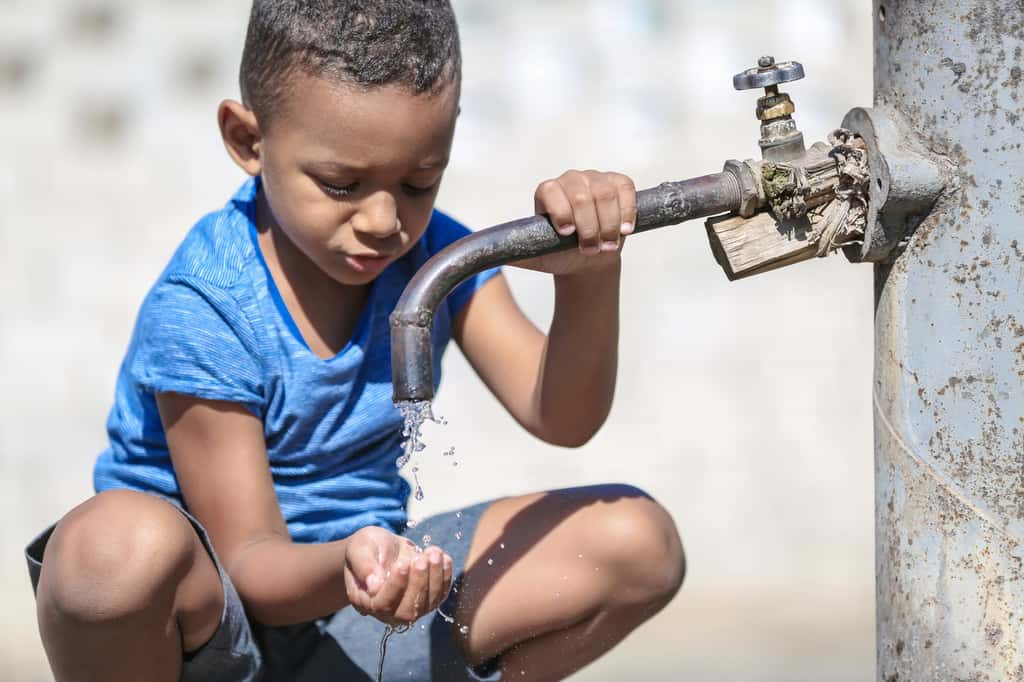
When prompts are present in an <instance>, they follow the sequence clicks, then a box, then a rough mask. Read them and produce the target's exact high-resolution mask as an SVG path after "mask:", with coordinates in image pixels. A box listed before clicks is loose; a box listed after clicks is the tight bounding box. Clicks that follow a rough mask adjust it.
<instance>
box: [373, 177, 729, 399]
mask: <svg viewBox="0 0 1024 682" xmlns="http://www.w3.org/2000/svg"><path fill="white" fill-rule="evenodd" d="M740 201H741V192H740V184H739V180H738V179H737V178H736V176H735V175H733V174H732V173H730V172H724V173H714V174H712V175H703V176H701V177H698V178H692V179H689V180H682V181H679V182H666V183H663V184H661V185H658V186H657V187H653V188H651V189H647V190H643V191H641V192H638V193H637V219H636V227H635V230H634V232H635V233H638V232H645V231H647V230H653V229H655V228H658V227H665V226H667V225H675V224H677V223H681V222H683V221H686V220H691V219H694V218H706V217H707V216H711V215H716V214H718V213H727V212H730V211H737V210H739V208H740ZM577 244H578V242H577V238H576V235H570V236H568V237H563V236H562V235H560V234H558V233H557V232H555V229H554V228H553V227H552V226H551V223H550V222H548V219H547V218H545V217H544V216H532V217H530V218H523V219H521V220H514V221H512V222H509V223H504V224H502V225H496V226H494V227H491V228H488V229H486V230H481V231H479V232H475V233H473V234H471V235H468V236H466V237H463V238H462V239H460V240H458V241H457V242H455V243H453V244H451V245H449V246H448V247H447V248H445V249H443V250H441V251H439V252H438V253H436V254H434V256H433V257H432V258H431V259H430V260H429V261H427V262H426V264H424V266H423V267H422V268H421V269H420V270H419V272H417V273H416V275H415V276H414V277H413V278H412V280H411V281H410V282H409V284H408V286H407V287H406V288H405V291H404V292H403V293H402V297H401V298H400V299H399V300H398V304H397V305H396V306H395V311H394V312H393V313H392V314H391V372H392V378H393V381H394V399H395V402H401V401H409V400H430V399H432V398H433V397H434V363H433V357H432V348H431V343H430V331H431V327H432V326H433V322H434V311H436V310H437V307H438V306H439V305H440V304H441V301H443V300H444V298H445V297H446V296H447V295H448V294H449V293H450V292H451V291H452V290H453V289H454V288H455V287H457V286H458V285H459V284H460V283H462V282H464V281H465V280H466V279H468V278H470V277H472V276H473V275H475V274H477V273H478V272H482V271H483V270H486V269H487V268H492V267H495V266H498V265H504V264H506V263H511V262H513V261H517V260H523V259H526V258H533V257H535V256H542V255H545V254H549V253H555V252H557V251H564V250H566V249H571V248H575V247H576V246H577Z"/></svg>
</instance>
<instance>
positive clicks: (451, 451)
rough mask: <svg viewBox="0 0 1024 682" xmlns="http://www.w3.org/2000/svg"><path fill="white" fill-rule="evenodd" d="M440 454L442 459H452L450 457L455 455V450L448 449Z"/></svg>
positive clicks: (452, 448)
mask: <svg viewBox="0 0 1024 682" xmlns="http://www.w3.org/2000/svg"><path fill="white" fill-rule="evenodd" d="M441 454H442V455H443V456H444V457H452V456H454V455H455V448H454V447H450V448H448V449H447V450H445V451H444V452H442V453H441Z"/></svg>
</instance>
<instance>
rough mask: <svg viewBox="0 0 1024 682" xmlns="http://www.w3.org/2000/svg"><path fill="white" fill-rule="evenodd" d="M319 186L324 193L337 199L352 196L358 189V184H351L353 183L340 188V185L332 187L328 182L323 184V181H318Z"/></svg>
mask: <svg viewBox="0 0 1024 682" xmlns="http://www.w3.org/2000/svg"><path fill="white" fill-rule="evenodd" d="M320 186H321V187H323V189H324V192H326V193H327V194H329V195H330V196H332V197H339V198H340V197H347V196H349V195H350V194H352V193H353V192H355V191H356V190H357V189H359V183H358V182H353V183H351V184H349V185H345V186H340V185H332V184H331V183H329V182H324V181H323V180H321V181H320Z"/></svg>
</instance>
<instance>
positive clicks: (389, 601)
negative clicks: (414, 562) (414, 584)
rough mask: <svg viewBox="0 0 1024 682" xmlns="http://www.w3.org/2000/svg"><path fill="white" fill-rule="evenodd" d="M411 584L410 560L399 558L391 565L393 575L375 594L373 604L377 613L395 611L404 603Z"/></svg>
mask: <svg viewBox="0 0 1024 682" xmlns="http://www.w3.org/2000/svg"><path fill="white" fill-rule="evenodd" d="M408 584H409V562H408V561H407V560H405V559H399V560H398V561H396V562H395V563H394V564H392V566H391V575H389V576H388V577H387V580H385V581H384V586H383V587H381V588H380V591H379V592H377V594H376V595H374V597H373V600H372V603H371V606H372V608H373V611H374V612H377V613H394V611H395V610H396V609H397V608H398V606H399V604H401V603H402V595H404V594H405V590H406V586H407V585H408Z"/></svg>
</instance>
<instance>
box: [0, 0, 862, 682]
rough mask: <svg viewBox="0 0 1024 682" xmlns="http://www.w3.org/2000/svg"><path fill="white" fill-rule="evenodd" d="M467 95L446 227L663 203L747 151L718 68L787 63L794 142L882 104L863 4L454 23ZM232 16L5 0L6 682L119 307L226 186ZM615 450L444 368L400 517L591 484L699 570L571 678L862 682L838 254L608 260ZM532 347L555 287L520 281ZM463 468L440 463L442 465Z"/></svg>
mask: <svg viewBox="0 0 1024 682" xmlns="http://www.w3.org/2000/svg"><path fill="white" fill-rule="evenodd" d="M455 5H456V10H457V12H458V14H459V16H460V21H461V26H462V35H463V46H464V53H465V54H464V59H465V86H464V92H465V95H464V101H463V114H462V118H461V120H460V123H459V130H458V135H457V140H456V149H455V157H454V160H453V163H452V167H451V170H450V171H449V173H448V176H447V179H446V184H445V186H444V189H443V191H442V196H441V199H440V200H439V204H440V205H441V206H443V207H445V208H446V209H447V210H449V211H450V212H452V213H453V214H454V215H455V216H457V217H459V218H461V219H462V220H464V221H466V222H468V223H469V224H471V225H474V226H477V227H484V226H487V225H490V224H494V223H498V222H503V221H505V220H509V219H512V218H517V217H521V216H523V215H526V214H528V213H529V212H530V210H531V209H532V193H533V188H534V187H535V186H536V184H537V182H538V181H540V180H542V179H544V178H546V177H550V176H553V175H556V174H558V173H560V172H561V171H563V170H565V169H566V168H569V167H580V168H586V167H597V168H604V169H613V170H621V171H624V172H627V173H629V174H631V175H632V176H633V177H634V178H635V179H636V181H637V184H638V185H639V186H642V187H643V186H651V185H654V184H657V183H658V182H661V181H662V180H667V179H678V178H683V177H690V176H694V175H701V174H704V173H709V172H716V171H718V170H720V168H721V164H722V162H723V161H724V160H725V159H727V158H747V157H751V156H755V155H756V154H757V153H758V150H757V145H756V140H757V122H756V121H755V119H754V117H753V109H754V103H755V100H756V95H755V94H754V93H751V92H743V93H738V92H735V91H733V89H732V86H731V77H732V75H733V73H735V72H737V71H740V70H742V69H743V68H746V67H747V66H749V65H752V64H753V62H754V61H755V60H756V58H757V57H758V56H759V55H761V54H764V53H770V54H774V55H776V57H778V58H780V59H798V60H800V61H802V62H803V63H804V65H805V68H806V70H807V74H808V77H807V79H806V80H804V81H801V82H799V83H796V84H793V85H791V86H790V87H788V88H787V89H788V90H789V92H790V93H791V94H792V96H793V98H794V100H795V101H796V104H797V114H796V118H797V121H798V123H799V124H800V127H801V128H802V129H803V130H804V132H805V135H806V137H807V138H808V140H809V141H813V140H816V139H823V138H824V137H825V135H826V134H827V132H828V131H829V130H830V129H831V128H833V127H835V126H836V125H838V123H839V121H840V120H841V119H842V116H843V114H844V113H845V112H846V111H847V110H848V109H849V108H850V107H852V106H857V105H866V104H869V103H870V101H871V66H870V59H871V21H872V17H871V11H870V3H868V2H867V0H760V1H758V2H753V1H748V2H741V1H739V0H719V1H718V2H713V3H712V2H700V1H698V0H677V1H671V0H632V1H631V2H622V1H621V0H548V1H546V2H544V1H541V0H518V1H517V2H499V1H498V0H456V2H455ZM247 14H248V3H247V2H245V1H244V0H205V1H204V2H199V1H198V0H177V1H170V0H163V1H160V0H136V1H135V2H129V1H128V0H107V1H105V2H101V1H97V0H63V1H62V0H37V1H35V2H29V1H28V0H0V389H2V390H0V604H2V605H3V608H2V609H0V679H4V680H18V681H21V680H47V679H50V674H49V672H48V669H47V667H46V664H45V658H44V656H43V652H42V647H41V645H40V644H39V639H38V633H37V629H36V624H35V615H34V607H33V601H32V595H31V591H30V589H29V583H28V579H27V576H26V573H25V567H24V561H23V559H22V556H21V551H22V548H23V545H24V544H25V543H26V542H27V540H28V539H29V538H30V537H31V536H32V535H33V534H34V533H35V532H36V531H38V530H39V529H41V528H43V527H44V526H45V525H46V524H48V523H51V522H52V521H54V520H55V519H57V518H59V516H60V515H61V514H62V513H64V512H65V511H66V510H67V509H68V508H70V507H71V506H73V505H74V504H76V503H77V502H79V501H80V500H82V499H83V498H84V497H86V496H87V495H89V494H90V492H91V469H92V464H93V459H94V457H95V455H96V453H97V452H98V451H99V450H100V449H101V447H102V445H103V443H104V437H105V436H104V430H103V425H104V419H105V416H106V411H107V409H108V407H109V401H110V398H111V395H112V391H113V383H114V378H115V375H116V370H117V366H118V363H119V361H120V358H121V354H122V352H123V350H124V348H125V345H126V343H127V339H128V335H129V332H130V329H131V324H132V321H133V316H134V313H135V310H136V308H137V306H138V304H139V302H140V301H141V298H142V296H143V295H144V293H145V291H146V290H147V288H148V287H149V285H150V284H151V283H152V281H153V280H154V278H155V277H156V276H157V274H158V273H159V271H160V270H161V269H162V267H163V265H164V263H165V261H166V259H167V258H168V256H169V255H170V253H171V251H172V249H173V248H174V246H175V245H176V244H177V243H178V241H179V240H180V238H181V237H182V235H183V234H184V232H185V231H186V230H187V229H188V228H189V226H190V225H191V224H192V222H194V221H195V219H196V218H198V217H199V216H200V215H201V214H202V213H204V212H206V211H207V210H210V209H213V208H217V207H219V206H221V205H222V204H223V203H224V202H225V201H226V199H227V197H228V196H229V195H230V193H231V192H232V191H233V190H234V189H235V187H236V186H237V185H238V184H239V183H240V182H241V179H242V178H241V176H240V174H239V172H238V171H237V169H236V168H235V167H234V166H233V165H232V164H231V163H230V162H229V161H228V159H227V156H226V154H225V153H224V152H223V150H222V147H221V143H220V140H219V136H218V133H217V129H216V125H215V118H214V112H215V108H216V105H217V103H218V101H219V100H220V99H221V98H224V97H235V96H236V92H237V86H236V85H235V78H236V70H237V65H238V60H239V57H240V54H241V45H242V40H243V34H244V28H245V21H246V18H247ZM625 262H626V265H625V277H624V284H623V313H622V327H623V338H622V345H621V350H622V360H621V369H620V383H619V390H618V395H617V399H616V403H615V407H614V409H613V411H612V414H611V417H610V419H609V421H608V424H607V426H606V427H605V428H604V430H603V431H602V432H601V434H600V435H599V436H598V437H597V438H595V440H594V441H593V442H591V443H590V444H589V445H587V446H586V447H585V448H583V449H581V450H579V451H563V450H558V449H555V448H550V447H546V446H543V445H541V444H539V443H537V442H535V441H534V440H532V439H531V438H530V437H528V436H527V435H525V434H524V433H522V432H521V431H520V430H519V428H518V427H517V426H516V425H515V424H514V423H513V422H512V421H511V419H510V418H508V417H507V416H506V415H505V414H504V413H502V412H501V410H500V408H499V407H498V405H497V403H496V402H495V401H494V400H493V398H491V397H490V396H489V394H487V393H486V391H485V389H483V388H482V386H481V385H480V384H479V383H478V382H477V380H476V379H475V377H474V376H473V375H472V372H471V370H469V369H468V367H467V366H466V364H465V362H464V361H463V359H462V358H461V357H460V356H459V355H458V351H457V350H455V349H453V350H452V351H451V352H450V354H449V355H448V356H447V359H446V371H447V375H446V380H445V386H444V388H443V389H442V391H441V394H440V396H439V401H438V402H439V406H438V410H437V411H438V412H440V413H441V414H443V415H445V416H446V417H447V418H448V420H449V424H448V426H446V427H443V428H441V427H437V428H433V429H430V430H428V435H429V438H430V440H429V443H430V445H431V447H430V448H429V449H428V451H427V452H426V455H425V457H423V459H422V462H421V476H422V479H421V480H422V482H423V484H424V487H425V489H426V493H427V497H426V499H425V500H424V502H423V503H422V504H420V505H418V507H417V510H416V512H415V513H417V514H426V513H430V512H432V511H437V510H440V509H443V508H449V507H454V506H459V505H462V504H465V503H468V502H471V501H476V500H480V499H486V498H490V497H494V496H497V495H506V494H513V493H519V492H525V491H531V490H537V489H544V488H553V487H561V486H569V485H577V484H582V483H591V482H599V481H624V482H628V483H632V484H635V485H638V486H640V487H643V488H645V489H646V490H648V491H649V492H650V493H652V494H653V495H654V496H655V497H656V498H658V499H659V500H661V501H662V502H663V503H664V504H665V505H666V506H667V507H668V508H669V510H670V511H671V512H672V513H673V515H674V517H675V518H676V521H677V523H678V525H679V527H680V529H681V531H682V533H683V538H684V542H685V544H686V547H687V552H688V557H689V565H690V570H689V575H688V579H687V585H686V586H685V587H684V590H683V592H682V593H681V594H680V596H679V597H678V598H677V600H676V601H675V602H674V603H673V604H672V605H671V606H670V607H669V608H668V609H666V610H665V611H664V612H663V613H662V614H660V615H659V616H658V617H657V618H655V619H654V620H653V621H652V622H651V623H649V624H648V625H647V626H645V627H644V628H642V629H641V630H639V631H638V632H637V633H636V634H634V635H633V636H632V637H631V638H630V639H629V640H627V641H626V642H625V643H624V644H623V645H621V646H620V647H619V648H618V649H616V650H615V651H614V652H613V653H611V654H610V655H608V656H607V657H606V658H605V659H603V660H602V661H600V662H599V663H597V664H595V665H593V666H592V667H590V668H588V669H587V670H585V671H583V672H582V673H580V674H579V675H578V676H577V677H576V678H574V679H578V680H580V681H581V682H583V681H589V682H598V681H611V680H621V679H623V678H625V677H626V676H627V675H633V676H635V675H640V676H642V677H643V678H644V679H648V680H673V681H674V680H701V681H703V680H737V681H739V680H754V679H756V680H779V681H782V680H785V681H787V682H793V681H798V680H807V681H810V680H815V681H817V680H863V679H868V678H870V677H871V676H872V675H873V666H874V648H873V632H874V628H873V624H874V607H873V557H872V537H873V536H872V519H873V511H872V492H871V490H872V445H871V431H870V429H871V422H870V395H871V393H870V389H871V384H870V382H871V346H872V333H871V324H872V303H871V273H870V269H869V268H868V267H866V266H853V265H850V264H848V263H846V261H845V260H844V259H842V258H841V257H838V256H837V257H832V258H829V259H826V260H823V261H816V262H811V263H805V264H801V265H799V266H796V267H793V268H789V269H786V270H783V271H779V272H775V273H770V274H768V275H764V276H761V277H758V278H754V279H751V280H747V281H744V282H740V283H733V284H730V283H728V282H727V280H726V279H725V277H724V275H723V274H722V273H721V271H720V270H719V268H718V266H717V265H716V264H715V262H714V260H713V258H712V256H711V253H710V250H709V248H708V245H707V241H706V238H705V236H704V232H703V227H702V225H701V224H699V223H691V224H687V225H684V226H681V227H677V228H671V229H668V230H662V231H659V232H655V233H651V234H647V235H642V236H638V237H637V238H635V239H631V240H630V243H629V247H628V248H627V249H626V252H625ZM508 275H509V278H510V280H511V281H512V283H513V287H514V289H515V291H516V294H517V296H518V297H519V299H520V301H521V303H522V305H523V306H524V308H525V309H526V310H527V311H528V312H529V314H530V315H531V316H533V317H534V318H535V319H536V320H538V322H540V323H544V324H546V323H547V321H548V319H549V316H550V311H551V284H550V281H549V279H548V278H545V277H543V276H540V275H536V274H534V273H527V272H519V271H511V272H509V273H508ZM451 445H454V446H455V447H456V449H457V452H458V457H457V459H458V460H459V466H458V467H457V468H454V467H451V465H450V463H449V462H448V461H447V458H445V459H444V460H442V458H441V457H440V453H441V451H442V450H444V449H446V448H447V447H449V446H451Z"/></svg>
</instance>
